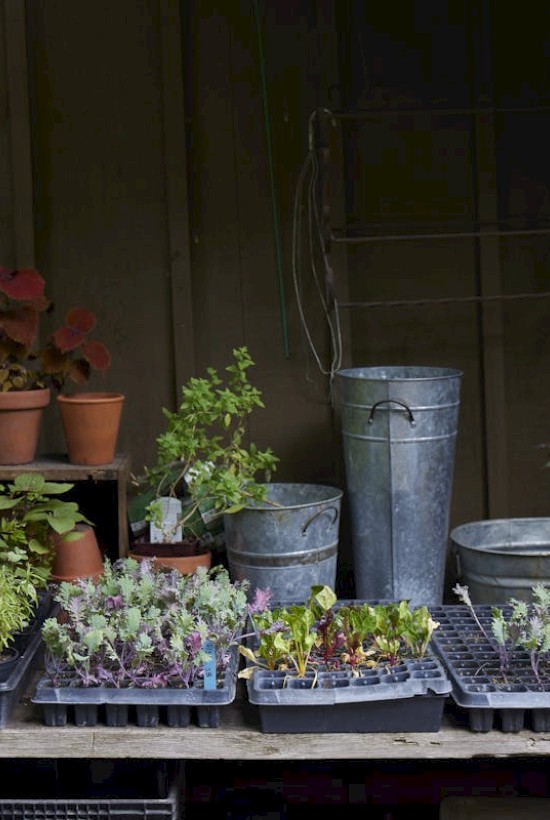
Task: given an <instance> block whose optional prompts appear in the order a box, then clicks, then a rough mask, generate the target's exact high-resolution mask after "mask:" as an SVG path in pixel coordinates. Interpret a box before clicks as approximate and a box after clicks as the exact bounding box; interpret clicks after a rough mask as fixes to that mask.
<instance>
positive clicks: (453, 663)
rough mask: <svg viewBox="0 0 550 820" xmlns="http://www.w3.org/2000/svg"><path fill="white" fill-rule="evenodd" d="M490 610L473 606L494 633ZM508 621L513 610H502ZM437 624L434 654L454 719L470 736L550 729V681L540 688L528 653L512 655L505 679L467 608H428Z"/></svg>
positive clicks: (494, 652) (493, 653)
mask: <svg viewBox="0 0 550 820" xmlns="http://www.w3.org/2000/svg"><path fill="white" fill-rule="evenodd" d="M492 609H493V607H492V606H488V605H477V606H474V611H475V614H476V615H477V617H478V619H479V621H480V622H481V624H482V626H483V628H484V629H485V630H487V632H488V633H489V634H490V633H491V619H492ZM500 609H501V610H502V611H503V613H504V616H505V617H506V615H507V614H509V613H510V611H511V610H510V608H509V607H506V606H503V607H500ZM430 611H431V614H432V616H433V617H434V618H435V620H436V621H438V622H439V627H438V629H437V630H436V631H435V632H434V634H433V637H432V647H433V650H434V652H435V653H436V654H437V655H438V656H439V657H440V658H441V661H442V663H443V665H444V666H445V668H446V670H447V672H448V675H449V678H450V680H451V683H452V700H453V701H454V703H455V704H456V706H457V707H458V710H457V711H456V716H457V718H458V720H460V721H461V722H462V723H465V724H466V725H467V726H469V728H470V729H471V730H472V731H475V732H489V731H491V730H493V729H500V730H501V731H503V732H519V731H521V730H522V729H524V728H529V729H531V730H532V731H534V732H546V731H548V730H549V728H550V678H548V683H543V684H541V683H539V682H538V681H537V679H536V677H535V675H534V673H533V671H532V668H531V664H530V660H529V655H528V653H527V652H520V651H515V652H514V660H513V663H512V665H511V668H510V670H509V671H508V673H507V676H506V679H505V678H504V677H503V675H502V672H501V669H500V662H499V655H498V652H497V651H496V650H495V649H494V648H493V647H492V646H491V644H490V643H489V642H488V641H487V639H486V638H485V636H484V635H483V633H482V631H481V629H480V628H479V626H478V625H477V623H476V621H475V618H474V615H473V614H472V613H471V612H470V610H469V608H468V607H467V606H465V605H457V606H442V607H430Z"/></svg>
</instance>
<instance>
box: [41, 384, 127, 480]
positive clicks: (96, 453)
mask: <svg viewBox="0 0 550 820" xmlns="http://www.w3.org/2000/svg"><path fill="white" fill-rule="evenodd" d="M57 403H58V406H59V410H60V413H61V422H62V424H63V432H64V433H65V441H66V443H67V451H68V456H69V461H70V463H71V464H110V463H111V462H112V461H113V460H114V457H115V453H116V444H117V439H118V431H119V428H120V417H121V415H122V406H123V404H124V396H123V395H122V393H75V394H73V395H72V396H64V395H60V396H58V397H57Z"/></svg>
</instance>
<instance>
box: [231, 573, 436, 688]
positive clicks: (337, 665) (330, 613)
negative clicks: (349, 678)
mask: <svg viewBox="0 0 550 820" xmlns="http://www.w3.org/2000/svg"><path fill="white" fill-rule="evenodd" d="M250 623H251V624H252V626H253V630H254V631H253V633H251V634H250V635H249V636H247V637H253V639H254V640H253V641H252V642H251V643H248V644H247V643H241V645H240V647H239V650H240V652H241V654H242V655H244V657H245V658H246V659H247V661H248V666H247V667H246V668H245V669H244V670H242V671H241V672H240V673H239V674H240V677H244V678H247V679H248V678H250V677H252V675H253V674H254V671H255V669H256V668H258V667H261V668H265V669H268V670H270V671H273V670H275V669H283V670H289V671H294V672H295V673H296V674H297V675H298V677H304V676H305V675H306V673H307V672H308V671H313V672H316V671H318V670H319V669H320V668H323V669H325V670H326V669H328V670H333V669H334V670H336V669H341V668H348V669H351V670H352V671H353V672H357V673H358V670H359V669H360V668H361V667H369V666H377V665H378V664H388V665H389V666H394V665H395V664H397V663H399V662H400V661H401V660H402V659H403V658H405V657H409V658H411V657H414V658H422V657H424V656H425V654H426V652H427V650H428V646H429V643H430V639H431V637H432V635H433V632H434V630H435V629H437V627H438V626H439V624H438V623H437V621H434V619H433V618H432V617H431V615H430V613H429V611H428V609H427V607H418V608H417V609H415V610H411V609H410V606H409V603H408V602H407V601H401V602H399V603H397V602H396V603H388V604H375V605H370V604H368V603H361V602H347V603H346V602H339V601H338V600H337V597H336V595H335V593H334V591H333V590H332V589H331V588H330V587H329V586H314V587H312V588H311V595H310V598H309V600H308V601H307V602H306V603H305V604H292V605H288V606H276V607H274V608H271V609H270V608H266V609H264V610H263V611H261V610H260V609H259V607H258V601H255V602H254V606H253V607H251V610H250Z"/></svg>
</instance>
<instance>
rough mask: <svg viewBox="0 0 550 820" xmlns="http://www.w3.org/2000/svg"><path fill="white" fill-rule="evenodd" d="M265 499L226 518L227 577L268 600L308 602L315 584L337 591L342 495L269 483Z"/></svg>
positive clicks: (307, 486)
mask: <svg viewBox="0 0 550 820" xmlns="http://www.w3.org/2000/svg"><path fill="white" fill-rule="evenodd" d="M266 486H267V497H266V501H265V502H262V503H258V504H254V506H250V507H246V508H245V509H244V510H241V511H240V512H238V513H231V514H226V515H225V516H224V527H225V543H226V549H227V559H228V565H229V573H230V575H231V577H232V579H233V580H235V581H237V580H243V579H245V578H246V579H248V580H249V581H250V590H251V595H252V594H253V592H254V590H255V589H267V588H269V589H271V593H272V601H274V602H275V601H281V602H287V601H288V602H298V601H302V602H303V601H306V600H307V599H308V597H309V595H310V593H311V587H312V586H314V585H316V584H322V585H325V584H326V585H328V586H330V587H332V588H333V589H334V588H335V585H336V570H337V559H338V540H339V528H340V509H341V501H342V495H343V491H342V490H340V489H337V488H336V487H327V486H324V485H321V484H293V483H280V484H277V483H273V484H268V485H266Z"/></svg>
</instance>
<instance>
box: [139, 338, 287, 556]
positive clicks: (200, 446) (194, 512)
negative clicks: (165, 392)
mask: <svg viewBox="0 0 550 820" xmlns="http://www.w3.org/2000/svg"><path fill="white" fill-rule="evenodd" d="M253 365H254V362H253V361H252V358H251V356H250V353H249V351H248V349H247V348H246V347H240V348H236V349H234V350H233V357H232V362H231V363H230V364H229V365H227V367H226V368H225V371H226V372H225V380H224V379H222V378H221V377H220V376H219V374H218V372H217V371H216V370H215V369H214V368H208V370H207V374H206V375H205V376H202V377H192V378H191V379H189V381H188V382H187V383H186V384H185V385H183V387H182V392H181V401H180V404H179V406H178V408H177V409H176V410H175V411H170V410H168V409H166V408H164V409H163V414H164V417H165V419H166V429H165V431H164V432H163V433H161V435H160V436H159V437H158V438H157V461H156V464H155V465H154V466H153V467H150V468H148V469H147V470H146V471H145V474H144V476H142V477H141V478H138V479H136V480H135V483H136V486H137V487H138V489H140V490H141V492H142V493H149V495H148V499H149V500H148V503H147V505H146V520H147V522H148V524H149V528H150V530H149V536H150V537H149V539H141V540H136V541H135V542H134V544H133V547H132V550H131V552H132V554H133V555H139V554H140V552H143V553H144V554H146V555H148V556H151V555H156V556H158V557H160V552H164V554H165V555H166V553H168V554H169V555H172V556H176V555H177V553H178V552H181V551H185V550H186V549H188V548H189V544H191V547H190V548H191V549H196V548H197V546H199V548H201V547H202V548H203V549H206V550H208V545H209V544H212V542H213V539H215V538H216V536H220V535H221V538H219V540H223V516H224V515H234V514H237V513H238V512H239V511H240V510H242V509H243V508H244V507H245V506H246V504H247V503H249V502H250V501H262V500H264V499H265V497H266V494H267V488H266V485H265V484H262V483H259V482H258V481H257V476H258V475H262V476H263V478H264V479H265V481H269V479H270V477H271V473H272V472H273V470H275V469H276V465H277V462H278V459H277V457H276V456H275V455H274V453H273V452H272V450H271V449H270V448H267V449H264V450H260V449H259V448H258V447H257V446H256V445H255V444H254V443H253V442H251V443H249V444H248V445H247V444H246V436H247V422H248V420H249V417H250V415H251V414H252V413H253V412H254V411H256V410H258V409H260V408H263V407H264V404H263V401H262V396H261V393H260V391H259V389H258V388H257V387H255V386H254V385H252V384H251V383H250V381H249V377H248V371H249V369H250V368H251V367H252V366H253ZM165 510H168V511H169V517H168V519H167V518H166V517H165V516H163V512H164V511H165ZM174 510H175V512H174ZM176 534H177V535H176ZM182 538H183V539H184V540H183V542H182Z"/></svg>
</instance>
